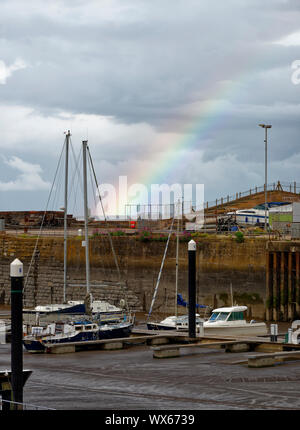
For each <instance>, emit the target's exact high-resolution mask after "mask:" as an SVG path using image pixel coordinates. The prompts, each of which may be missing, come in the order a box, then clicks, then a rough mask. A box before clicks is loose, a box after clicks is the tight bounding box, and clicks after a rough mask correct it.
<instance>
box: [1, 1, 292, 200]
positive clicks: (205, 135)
mask: <svg viewBox="0 0 300 430" xmlns="http://www.w3.org/2000/svg"><path fill="white" fill-rule="evenodd" d="M299 22H300V7H299V4H298V3H297V2H296V1H293V0H290V1H288V0H266V1H264V2H261V1H258V0H228V1H226V2H220V1H219V0H211V1H201V2H199V1H198V0H188V1H187V0H185V1H183V0H160V1H158V0H153V1H146V0H145V1H143V0H128V1H126V2H124V1H121V0H98V1H96V0H95V1H93V0H86V1H79V0H78V1H60V0H53V1H51V2H47V3H45V2H44V1H38V0H31V1H28V2H26V4H25V3H24V2H23V1H21V0H4V1H2V2H1V13H0V60H1V61H2V62H4V65H5V67H6V69H5V70H4V71H6V74H7V73H8V71H11V70H12V69H9V67H11V65H13V64H15V61H16V59H21V60H22V61H23V62H24V64H26V67H25V68H22V69H21V68H20V69H19V70H13V71H11V72H9V73H10V74H9V75H7V77H5V83H4V84H2V85H0V96H1V106H0V108H1V111H2V120H0V125H1V129H2V137H3V139H2V144H1V143H0V146H1V150H3V151H4V154H5V155H6V156H7V157H13V156H17V157H19V158H20V159H21V160H22V161H24V162H28V163H31V164H34V165H40V166H41V170H40V173H39V175H40V177H39V178H37V179H38V180H37V183H39V184H43V183H46V182H49V180H50V179H49V175H50V170H51V168H52V170H54V167H55V162H54V161H55V156H57V153H58V148H59V147H60V144H61V140H62V137H63V136H62V131H63V130H64V129H66V128H67V127H70V125H71V126H72V131H73V132H74V133H73V135H74V140H77V141H78V142H80V140H81V136H82V135H84V134H86V133H87V130H88V134H89V138H90V139H91V140H93V139H94V155H95V159H96V164H97V166H98V167H99V169H101V174H103V175H102V176H104V180H106V181H109V179H110V178H111V177H112V176H113V175H115V176H116V175H118V174H120V173H121V174H129V172H130V173H131V172H132V171H134V169H136V170H139V169H141V167H140V166H141V165H143V163H144V162H145V161H148V160H149V166H148V167H147V168H149V169H150V168H151V164H150V162H151V161H152V163H153V168H155V167H156V165H157V164H159V160H160V154H161V152H162V151H163V150H164V149H165V150H166V151H171V150H172V142H173V141H174V145H175V144H176V142H178V140H180V139H182V138H183V137H184V135H186V133H189V132H190V133H191V134H193V133H194V136H193V140H194V141H196V142H197V145H193V146H192V147H189V146H188V145H187V146H186V148H185V151H186V160H188V163H189V166H190V169H188V170H187V171H186V170H185V169H176V166H174V168H175V171H176V174H177V180H176V177H175V176H174V182H178V181H179V182H180V181H181V182H190V181H192V180H193V181H196V182H198V183H201V182H205V181H206V183H207V184H209V185H207V188H208V189H209V190H210V193H211V194H212V195H213V194H214V193H216V192H217V191H218V192H219V191H220V188H221V187H220V186H219V185H217V184H218V183H220V182H221V183H222V187H224V192H225V188H226V189H234V190H235V187H236V186H237V185H236V184H237V183H239V184H240V186H241V187H243V188H245V189H246V188H247V187H248V185H247V184H249V183H250V185H252V183H253V182H255V181H257V183H258V185H261V183H263V151H262V145H263V136H262V130H261V129H259V127H258V123H261V122H270V123H272V124H273V128H272V131H271V133H270V145H271V147H270V163H273V172H274V175H278V174H279V173H281V174H282V175H283V176H285V177H287V178H291V179H292V180H295V179H297V175H298V173H297V169H296V165H295V164H294V162H293V161H292V160H293V157H294V159H295V157H296V158H297V156H298V153H299V150H298V146H299V145H298V135H299V125H298V124H299V120H298V118H299V113H300V112H299V100H300V85H298V86H297V85H293V83H292V82H291V76H292V69H291V64H292V62H293V61H294V60H296V59H299V58H300V42H299V46H297V45H296V46H284V45H283V44H281V43H275V42H278V41H280V40H282V39H283V38H284V37H286V36H288V35H290V34H292V33H296V32H298V31H300V24H299ZM3 73H4V72H3ZM0 78H1V67H0ZM222 82H228V85H227V91H221V90H219V88H221V87H222ZM203 103H204V104H203ZM205 103H208V104H209V103H212V105H213V106H216V107H217V108H216V109H211V110H206V109H205V108H203V105H204V106H205ZM104 117H106V120H105V121H104V120H103V118H104ZM193 123H199V124H200V125H201V123H203V124H204V125H206V124H209V123H210V124H211V125H210V127H198V128H197V127H196V128H194V129H192V131H191V130H190V129H189V128H188V124H193ZM83 137H84V136H83ZM161 142H162V143H161ZM164 142H167V143H170V142H171V145H170V144H169V145H167V144H166V145H165V143H164ZM283 142H284V143H283ZM155 154H156V158H155ZM47 159H51V160H52V161H51V163H49V162H47V161H46V160H47ZM280 160H285V163H282V166H283V167H284V171H282V172H280V169H279V167H278V166H279V164H276V163H279V162H280ZM230 165H231V166H232V168H230V169H229V170H228V172H227V173H226V172H225V171H224V166H230ZM211 171H215V172H216V177H215V181H214V182H215V184H216V185H215V189H214V187H213V185H212V181H210V177H209V174H210V172H211ZM2 172H7V174H8V175H9V174H10V173H9V172H8V170H7V166H2ZM270 172H271V173H270V175H271V174H272V166H271V168H270ZM166 175H167V176H165V177H164V176H163V172H162V173H161V180H162V181H164V180H165V178H166V177H168V178H172V179H173V176H172V173H170V172H168V174H166ZM178 175H179V176H180V177H179V176H178ZM237 177H240V178H241V179H240V180H237ZM276 179H277V178H276ZM299 180H300V178H299ZM1 182H2V183H6V182H7V181H6V180H5V177H2V178H1ZM243 184H245V185H243ZM237 191H238V190H237Z"/></svg>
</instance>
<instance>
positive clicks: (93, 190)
mask: <svg viewBox="0 0 300 430" xmlns="http://www.w3.org/2000/svg"><path fill="white" fill-rule="evenodd" d="M88 163H89V168H90V169H89V173H90V181H91V185H92V194H93V197H94V204H95V209H96V207H97V202H96V192H95V188H94V187H95V184H94V182H93V178H92V166H91V160H90V157H88Z"/></svg>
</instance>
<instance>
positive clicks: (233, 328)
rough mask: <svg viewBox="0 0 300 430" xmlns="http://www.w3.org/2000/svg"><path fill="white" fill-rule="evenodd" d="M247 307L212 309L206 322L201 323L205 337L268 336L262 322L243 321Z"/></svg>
mask: <svg viewBox="0 0 300 430" xmlns="http://www.w3.org/2000/svg"><path fill="white" fill-rule="evenodd" d="M247 309H248V308H247V306H231V307H222V308H218V309H214V310H213V311H212V314H211V316H210V318H209V319H208V321H205V322H204V323H203V327H204V334H205V335H210V334H212V335H223V334H224V335H250V336H251V335H253V336H263V335H267V334H268V330H267V326H266V324H265V323H264V322H257V321H255V320H251V321H250V322H247V321H246V319H245V315H244V314H245V311H246V310H247Z"/></svg>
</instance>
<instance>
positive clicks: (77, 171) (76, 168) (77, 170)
mask: <svg viewBox="0 0 300 430" xmlns="http://www.w3.org/2000/svg"><path fill="white" fill-rule="evenodd" d="M70 146H71V151H72V155H73V158H74V164H75V169H74V173H73V177H72V180H71V191H70V195H71V193H72V192H73V190H72V187H73V184H75V175H76V173H77V174H78V176H77V185H76V191H77V189H78V187H79V185H80V187H81V192H82V194H83V189H82V183H81V181H80V176H81V175H80V170H79V167H78V166H79V162H80V160H81V154H82V148H81V149H80V152H79V154H78V157H77V159H76V156H75V152H74V148H73V145H72V144H71V145H70ZM76 196H77V192H75V185H74V206H73V212H74V208H75V206H76Z"/></svg>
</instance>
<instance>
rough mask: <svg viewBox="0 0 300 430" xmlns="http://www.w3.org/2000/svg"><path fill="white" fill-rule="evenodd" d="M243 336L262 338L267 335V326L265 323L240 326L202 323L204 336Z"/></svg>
mask: <svg viewBox="0 0 300 430" xmlns="http://www.w3.org/2000/svg"><path fill="white" fill-rule="evenodd" d="M210 334H212V335H216V336H218V335H220V336H222V335H225V336H226V335H227V336H231V335H233V336H235V335H245V336H263V335H267V334H268V330H267V326H266V324H265V323H253V324H250V323H247V324H241V325H236V326H232V325H229V324H228V325H225V324H223V325H217V324H209V323H204V335H205V336H206V335H210Z"/></svg>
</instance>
